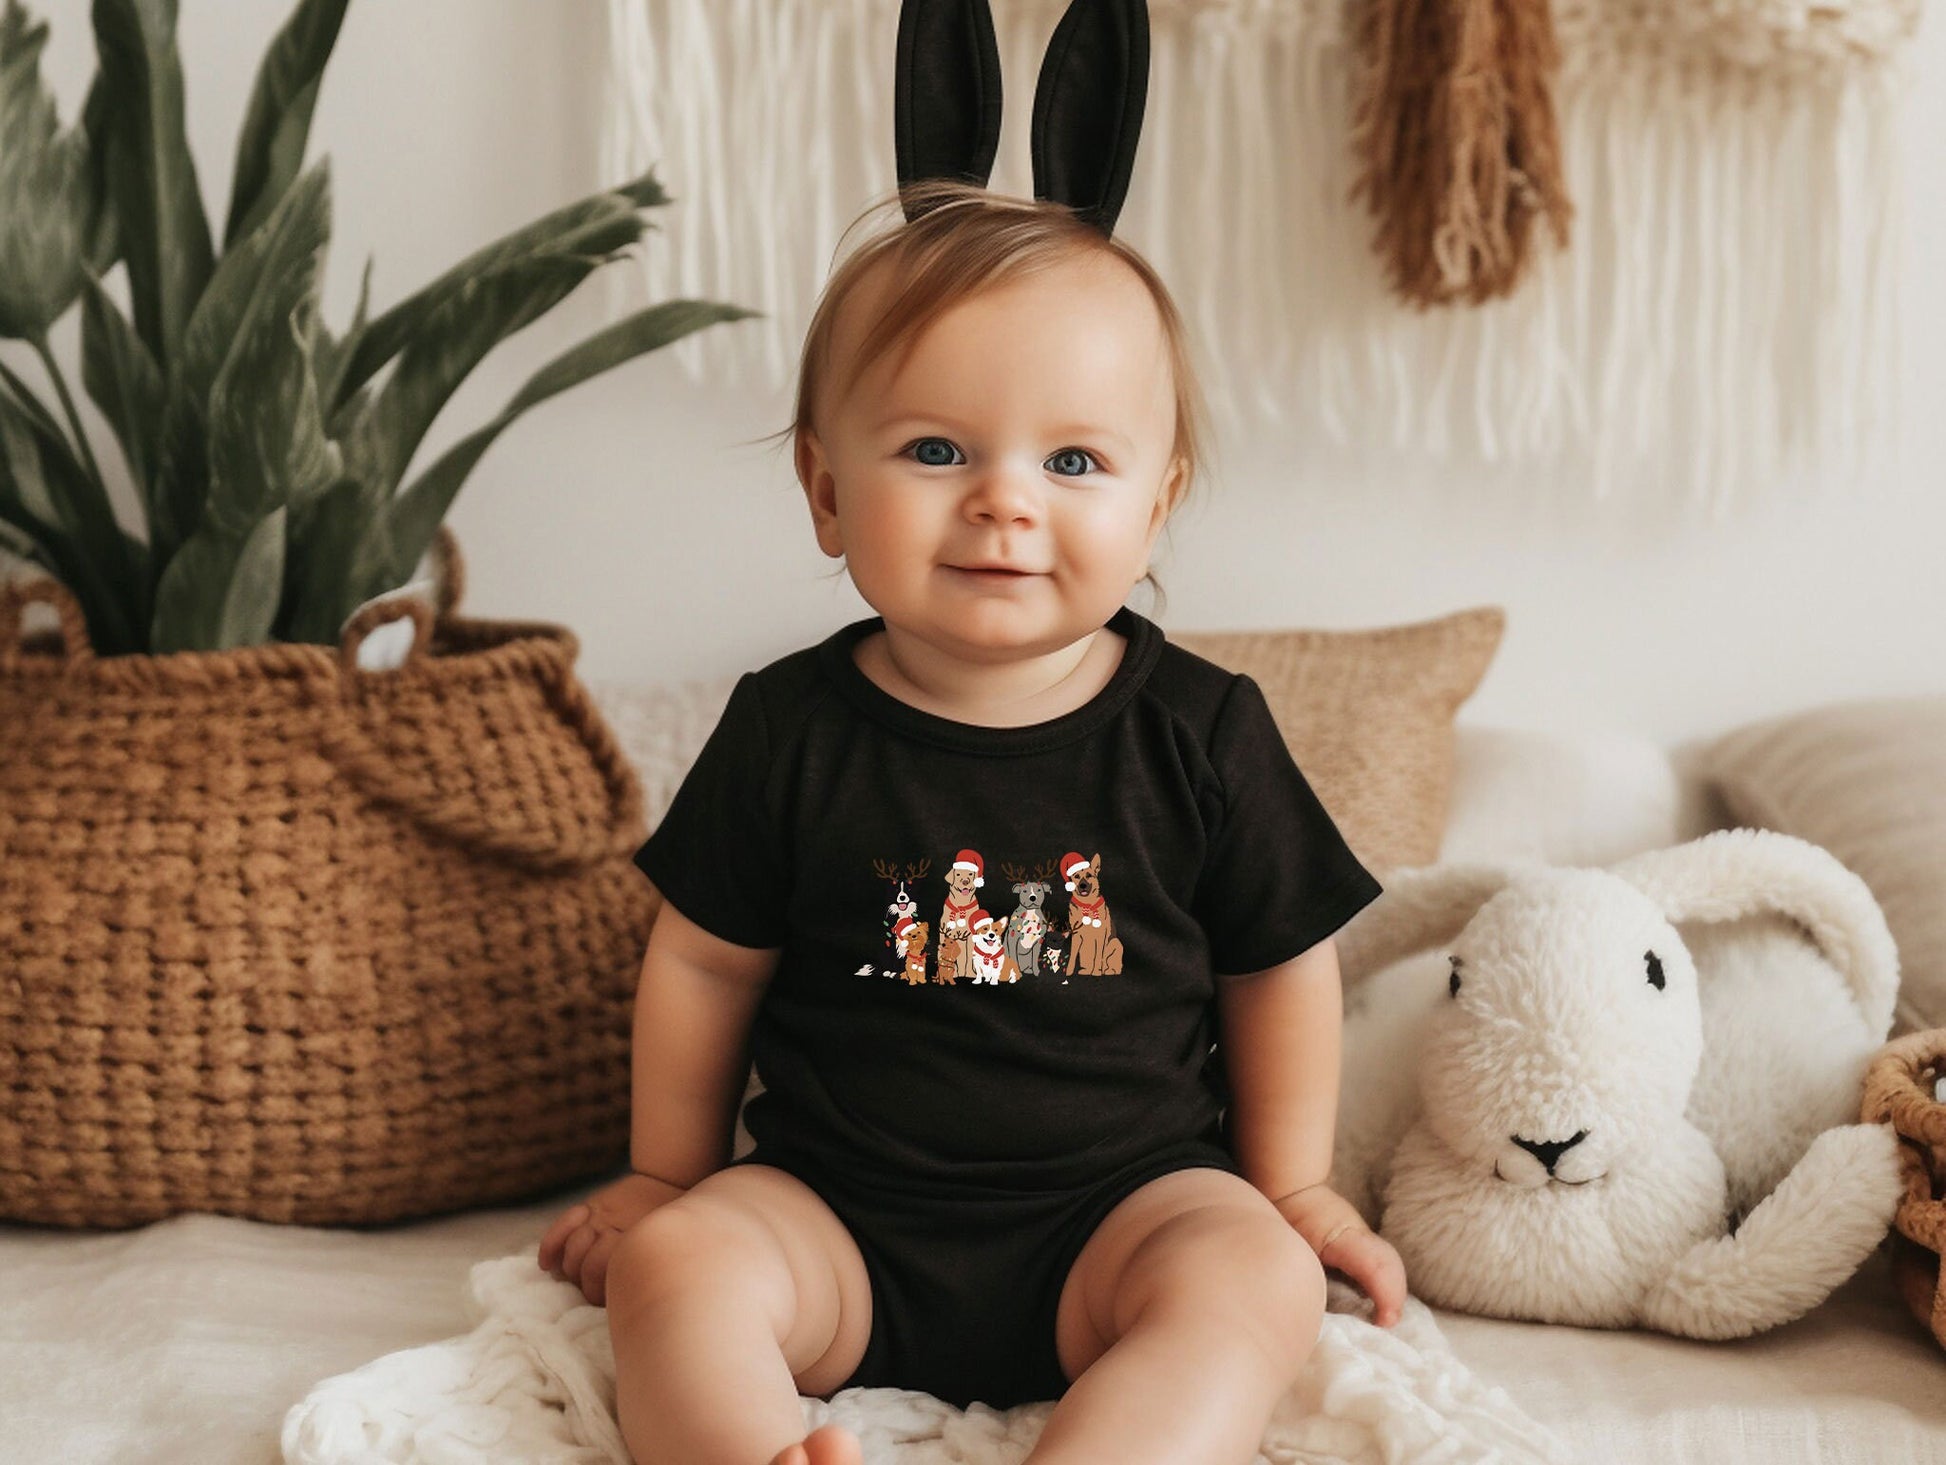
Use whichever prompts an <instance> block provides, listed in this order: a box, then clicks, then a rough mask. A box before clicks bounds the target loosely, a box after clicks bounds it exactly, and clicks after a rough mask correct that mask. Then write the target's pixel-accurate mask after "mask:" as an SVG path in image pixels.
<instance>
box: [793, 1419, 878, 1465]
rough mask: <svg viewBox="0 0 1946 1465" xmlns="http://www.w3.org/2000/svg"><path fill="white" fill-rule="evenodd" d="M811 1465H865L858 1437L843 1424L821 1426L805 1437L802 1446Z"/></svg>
mask: <svg viewBox="0 0 1946 1465" xmlns="http://www.w3.org/2000/svg"><path fill="white" fill-rule="evenodd" d="M802 1448H803V1450H804V1454H805V1457H806V1459H807V1460H808V1461H809V1465H865V1452H864V1450H862V1449H861V1448H860V1447H859V1444H858V1436H857V1435H855V1434H853V1433H852V1432H851V1431H850V1430H848V1429H846V1428H845V1427H844V1426H843V1425H842V1424H821V1425H819V1426H818V1427H817V1428H816V1429H814V1430H812V1431H811V1433H810V1434H808V1435H807V1436H805V1439H804V1444H803V1446H802Z"/></svg>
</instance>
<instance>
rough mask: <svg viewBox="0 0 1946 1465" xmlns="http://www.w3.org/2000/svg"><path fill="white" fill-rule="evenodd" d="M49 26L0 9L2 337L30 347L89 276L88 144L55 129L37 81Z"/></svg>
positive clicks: (13, 7) (10, 4)
mask: <svg viewBox="0 0 1946 1465" xmlns="http://www.w3.org/2000/svg"><path fill="white" fill-rule="evenodd" d="M46 44H47V23H46V22H45V21H43V22H41V23H40V24H39V25H30V24H29V23H28V18H27V12H26V11H25V10H23V9H22V8H21V6H20V5H19V4H18V3H17V0H6V9H5V10H4V11H0V140H4V141H0V336H10V337H13V338H15V339H17V340H32V339H35V338H37V337H40V336H44V335H46V333H47V330H48V327H50V326H51V325H53V324H54V322H55V321H57V320H59V319H60V318H61V316H63V315H64V314H66V312H67V308H68V307H69V306H70V305H72V304H73V303H74V297H75V296H76V295H78V294H79V293H80V291H81V281H82V279H83V278H84V277H85V276H86V274H87V270H86V268H85V262H84V252H83V251H84V247H85V244H86V241H87V238H88V233H89V227H90V224H91V215H92V204H91V191H90V183H89V168H88V137H87V133H86V132H85V131H83V130H80V129H77V130H74V131H71V132H68V133H62V132H61V130H60V119H59V116H58V114H57V112H56V110H55V106H54V97H53V94H52V93H51V92H49V91H48V90H47V88H46V87H45V86H43V85H42V83H41V75H40V54H41V51H42V49H43V48H44V47H45V46H46Z"/></svg>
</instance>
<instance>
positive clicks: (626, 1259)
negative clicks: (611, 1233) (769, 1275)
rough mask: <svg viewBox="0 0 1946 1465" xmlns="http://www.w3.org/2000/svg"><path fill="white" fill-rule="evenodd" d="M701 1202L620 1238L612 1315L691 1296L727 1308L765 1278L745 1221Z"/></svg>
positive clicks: (611, 1275) (611, 1277) (611, 1271)
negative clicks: (703, 1297)
mask: <svg viewBox="0 0 1946 1465" xmlns="http://www.w3.org/2000/svg"><path fill="white" fill-rule="evenodd" d="M722 1210H723V1208H722V1207H720V1206H715V1205H711V1204H707V1203H705V1202H704V1200H703V1198H701V1197H698V1196H685V1197H683V1198H682V1199H680V1200H674V1201H671V1202H670V1203H669V1204H668V1205H665V1206H660V1207H658V1208H657V1209H655V1210H653V1211H651V1212H649V1214H648V1215H646V1216H644V1217H643V1218H642V1219H641V1220H639V1221H637V1222H636V1223H635V1224H634V1225H633V1226H631V1227H629V1228H628V1230H627V1231H626V1232H624V1233H623V1234H622V1238H621V1240H619V1241H618V1242H616V1243H615V1251H614V1255H613V1256H611V1257H610V1258H609V1262H608V1310H609V1311H610V1313H614V1312H617V1311H627V1310H629V1309H631V1308H635V1307H641V1306H644V1305H646V1304H648V1303H650V1302H655V1301H666V1300H667V1299H669V1298H671V1297H674V1296H679V1295H681V1294H683V1293H688V1292H701V1293H707V1294H708V1295H710V1296H711V1297H713V1298H715V1299H717V1300H719V1301H721V1302H726V1303H727V1302H729V1301H732V1300H733V1299H734V1297H735V1296H737V1295H739V1294H741V1293H743V1292H745V1291H750V1290H752V1289H753V1288H757V1287H760V1286H761V1284H762V1282H763V1280H764V1277H765V1273H766V1268H765V1266H764V1263H763V1259H762V1257H761V1256H760V1255H758V1254H757V1251H758V1249H757V1248H756V1247H754V1246H752V1245H751V1244H750V1238H748V1237H747V1236H746V1235H745V1234H744V1233H745V1231H746V1229H747V1225H746V1224H745V1223H744V1221H743V1218H741V1217H731V1216H725V1215H723V1214H721V1212H722Z"/></svg>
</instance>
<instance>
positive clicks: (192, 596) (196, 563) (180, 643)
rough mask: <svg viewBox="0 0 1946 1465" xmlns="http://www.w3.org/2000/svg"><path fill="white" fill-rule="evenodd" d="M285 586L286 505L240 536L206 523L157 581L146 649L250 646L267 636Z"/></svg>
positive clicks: (163, 650) (158, 650)
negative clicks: (159, 581)
mask: <svg viewBox="0 0 1946 1465" xmlns="http://www.w3.org/2000/svg"><path fill="white" fill-rule="evenodd" d="M283 588H284V510H283V508H282V507H281V506H280V507H278V508H276V509H273V510H271V512H270V513H268V514H266V515H264V517H263V518H262V519H261V520H259V521H258V522H257V523H256V524H255V525H254V526H253V527H251V528H250V529H249V530H248V531H246V532H245V533H243V534H240V535H239V534H230V533H227V532H225V531H223V530H220V529H218V528H216V527H215V526H214V525H210V524H206V525H204V526H203V527H202V528H201V529H199V530H197V531H196V533H195V534H194V535H192V536H191V537H190V538H189V540H188V541H187V542H186V543H185V544H184V545H183V547H182V548H181V549H180V550H179V551H177V553H176V557H175V558H174V559H173V560H171V561H170V562H169V568H168V569H167V570H165V571H163V573H162V580H161V583H160V584H158V585H157V586H156V594H155V619H154V622H153V624H152V625H151V627H150V630H149V648H150V650H151V651H155V652H167V651H221V650H225V649H227V648H229V647H232V646H255V645H258V644H260V643H261V642H263V641H264V640H266V639H267V638H268V637H269V635H270V626H271V622H272V620H273V619H274V618H275V617H276V614H277V603H278V601H279V599H280V598H281V597H282V594H283Z"/></svg>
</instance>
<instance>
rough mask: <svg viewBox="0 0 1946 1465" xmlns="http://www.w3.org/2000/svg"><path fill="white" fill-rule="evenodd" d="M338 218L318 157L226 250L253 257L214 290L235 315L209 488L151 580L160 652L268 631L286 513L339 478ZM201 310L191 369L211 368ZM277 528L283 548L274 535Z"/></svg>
mask: <svg viewBox="0 0 1946 1465" xmlns="http://www.w3.org/2000/svg"><path fill="white" fill-rule="evenodd" d="M328 227H329V189H328V179H327V173H326V169H325V167H324V165H323V164H320V165H319V166H318V167H317V168H315V169H313V170H312V171H311V172H310V173H308V174H306V175H305V176H304V177H303V178H302V179H300V180H298V182H297V183H296V184H294V185H293V186H292V187H291V188H290V189H288V190H287V191H286V192H285V194H284V196H283V197H282V198H281V199H280V200H279V201H278V203H277V206H276V207H275V208H274V209H273V210H272V211H271V214H270V217H269V218H268V219H266V220H265V221H264V223H263V225H262V227H261V228H260V229H259V230H258V231H257V233H255V234H253V235H251V237H250V239H249V240H247V241H245V243H244V245H243V246H242V247H240V248H239V249H238V250H236V251H233V253H232V255H229V256H226V257H225V264H226V265H227V264H228V263H229V262H230V260H231V259H232V258H235V257H237V256H241V255H244V254H245V253H246V251H248V252H251V253H253V254H254V256H255V260H254V265H255V267H254V268H252V267H251V262H250V261H245V262H243V263H240V264H239V265H238V268H237V271H236V272H235V273H232V274H228V275H226V274H225V272H224V270H223V269H222V268H219V269H218V271H217V278H215V279H213V280H212V281H211V284H210V290H209V293H208V295H207V296H206V297H205V301H206V303H208V304H209V306H210V311H211V315H210V317H209V318H210V319H211V320H222V319H230V318H235V319H236V322H237V324H236V330H235V334H234V335H233V336H232V338H231V340H230V342H229V346H228V349H227V350H226V351H225V352H224V354H223V358H222V365H221V367H220V368H219V369H218V371H217V374H216V378H215V380H214V381H213V382H212V383H211V384H210V389H209V399H208V412H207V416H206V418H205V429H206V442H207V447H208V468H209V475H208V482H209V487H208V494H207V497H206V499H205V501H204V504H203V508H202V513H201V517H200V519H199V521H198V524H197V527H196V530H195V532H194V533H193V534H191V535H190V536H189V537H188V538H187V539H185V540H184V541H183V543H182V547H181V548H180V549H179V550H177V551H176V554H175V556H174V558H172V559H171V560H170V561H169V567H168V569H166V570H165V571H164V572H163V575H162V580H161V583H160V584H159V585H158V587H157V591H156V611H155V619H154V622H153V627H152V633H151V634H152V636H153V638H154V644H155V647H156V649H158V650H187V649H206V650H214V649H220V648H222V647H227V646H238V645H251V644H255V643H257V642H260V641H262V640H264V639H266V638H267V637H268V636H269V635H270V633H271V629H272V627H273V626H274V624H275V622H276V619H277V615H278V611H279V608H280V606H281V605H282V603H283V600H284V571H285V560H286V551H287V539H288V526H289V514H290V512H291V510H292V508H293V507H300V508H301V507H302V506H304V505H306V504H308V503H309V502H310V501H311V500H313V499H315V498H317V497H319V496H320V495H322V494H323V493H324V492H325V490H326V489H327V488H328V487H329V486H330V485H331V484H332V483H333V482H335V481H337V479H338V478H339V477H340V475H341V472H342V469H343V461H342V458H341V455H340V453H339V449H338V447H337V445H336V444H335V443H333V442H331V441H330V440H329V439H327V438H326V437H325V435H324V421H323V414H322V409H321V405H320V402H319V398H318V388H317V377H316V375H315V373H314V370H313V363H314V357H313V349H314V342H313V339H312V338H313V335H314V333H315V331H316V328H317V298H318V285H319V276H320V275H321V273H322V271H323V264H324V249H325V236H326V234H327V232H328ZM197 314H198V317H199V320H198V322H196V323H192V329H191V332H190V338H191V340H192V341H194V342H195V343H196V345H195V347H194V349H190V350H186V351H185V353H184V357H183V363H184V370H183V373H182V375H183V380H184V383H185V385H186V386H188V387H192V388H193V386H194V384H195V379H196V376H197V373H199V372H200V371H201V370H204V369H206V367H207V357H206V355H205V354H204V350H203V345H204V338H203V337H202V336H201V334H200V327H201V324H202V321H201V318H202V309H201V307H199V308H198V312H197ZM273 539H274V545H273V543H272V541H273Z"/></svg>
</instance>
